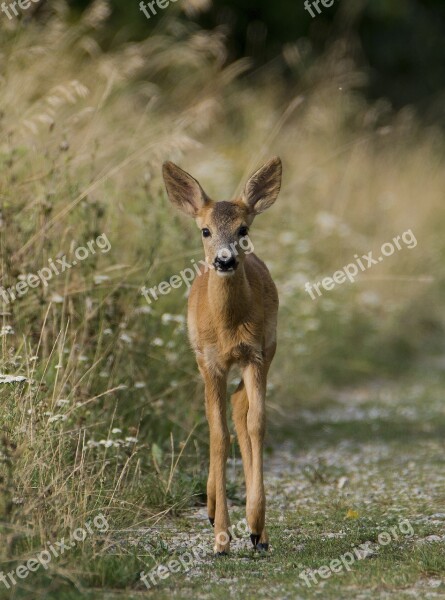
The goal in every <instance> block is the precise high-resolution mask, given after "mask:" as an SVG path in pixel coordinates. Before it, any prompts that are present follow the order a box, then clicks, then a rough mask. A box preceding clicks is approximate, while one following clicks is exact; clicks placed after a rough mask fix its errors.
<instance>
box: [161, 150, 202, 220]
mask: <svg viewBox="0 0 445 600" xmlns="http://www.w3.org/2000/svg"><path fill="white" fill-rule="evenodd" d="M162 174H163V176H164V183H165V187H166V189H167V194H168V197H169V199H170V202H171V203H172V204H174V205H175V206H176V208H178V209H179V210H180V211H181V212H183V213H185V214H186V215H188V216H190V217H196V216H197V214H198V213H199V211H200V210H201V209H202V208H203V207H204V206H205V205H206V204H207V203H208V202H210V200H209V198H208V196H207V194H206V193H205V192H204V190H203V189H202V187H201V186H200V185H199V182H198V181H196V179H194V178H193V177H192V176H191V175H189V174H188V173H186V171H183V170H182V169H180V168H179V167H178V166H177V165H175V164H174V163H172V162H166V163H164V165H163V167H162Z"/></svg>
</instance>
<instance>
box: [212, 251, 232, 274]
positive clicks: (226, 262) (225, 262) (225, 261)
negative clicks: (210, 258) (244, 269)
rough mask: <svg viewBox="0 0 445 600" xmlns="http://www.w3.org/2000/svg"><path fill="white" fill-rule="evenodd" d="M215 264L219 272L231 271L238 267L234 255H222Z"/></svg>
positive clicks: (216, 259)
mask: <svg viewBox="0 0 445 600" xmlns="http://www.w3.org/2000/svg"><path fill="white" fill-rule="evenodd" d="M213 264H214V265H215V268H216V269H218V270H219V271H230V270H231V269H234V268H235V267H236V259H235V257H234V256H233V255H232V254H228V255H227V254H220V255H218V256H217V257H216V258H215V262H214V263H213Z"/></svg>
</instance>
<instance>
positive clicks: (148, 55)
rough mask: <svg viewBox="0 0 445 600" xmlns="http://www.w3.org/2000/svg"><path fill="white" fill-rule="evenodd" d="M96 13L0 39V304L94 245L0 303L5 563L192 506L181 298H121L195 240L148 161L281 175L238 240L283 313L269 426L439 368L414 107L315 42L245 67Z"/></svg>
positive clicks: (196, 485) (193, 387)
mask: <svg viewBox="0 0 445 600" xmlns="http://www.w3.org/2000/svg"><path fill="white" fill-rule="evenodd" d="M184 3H185V0H184ZM48 4H49V3H48ZM407 4H408V3H407ZM376 5H377V3H376ZM385 5H386V3H385ZM411 5H412V6H416V7H418V10H421V7H422V6H423V5H422V4H420V3H414V2H412V3H411ZM431 5H432V6H431V10H432V11H434V10H438V8H437V7H438V4H437V7H436V4H433V3H431ZM122 6H123V4H121V7H122ZM215 6H216V5H215ZM240 6H241V5H240ZM270 6H272V3H270ZM116 7H117V8H116V9H115V12H114V13H113V12H111V13H110V11H109V10H108V8H109V7H108V4H107V3H106V2H103V1H96V2H95V3H94V4H92V5H91V6H89V7H87V9H86V10H85V11H84V12H83V13H82V14H80V15H78V16H77V17H76V18H74V17H73V13H72V11H70V10H68V9H67V6H66V5H65V3H63V2H55V3H52V4H51V10H50V11H49V12H45V10H46V9H45V10H43V11H42V14H41V16H40V17H39V18H36V19H31V20H26V19H23V20H16V21H13V22H8V21H7V20H5V19H3V20H2V21H1V22H0V28H1V39H2V42H1V53H0V64H1V72H2V78H1V79H0V89H1V94H0V164H1V170H0V204H1V206H0V210H1V213H0V252H1V272H0V285H2V286H4V287H8V286H11V285H14V284H15V283H16V282H17V280H18V278H20V277H23V276H25V275H26V274H28V273H36V272H37V271H38V270H39V269H40V268H42V266H44V265H46V264H47V260H48V259H49V258H53V259H55V258H57V257H60V256H61V255H63V254H67V255H68V258H69V259H70V258H72V252H73V247H74V246H76V245H85V244H86V242H87V241H89V240H91V239H93V238H94V237H96V236H97V235H98V234H99V233H103V232H104V233H106V234H107V236H108V238H109V240H110V242H111V244H112V249H111V250H110V252H109V253H107V254H100V253H97V254H96V255H94V256H91V257H89V259H88V260H86V261H84V262H83V263H82V265H78V266H77V267H76V268H73V269H70V270H69V271H67V272H66V273H64V275H63V276H60V277H58V278H53V280H52V281H51V283H50V285H49V286H48V287H38V288H35V289H32V290H29V291H28V293H27V294H26V295H25V296H24V297H23V298H21V299H18V300H17V301H16V302H14V303H12V304H9V305H5V304H2V305H1V320H2V322H1V359H0V373H2V374H9V375H11V376H14V377H17V376H20V377H23V378H25V380H24V381H23V382H17V381H16V382H12V383H10V384H4V383H1V382H0V394H1V405H0V423H1V434H2V437H1V444H2V448H1V450H0V452H1V453H0V458H1V461H2V462H1V467H0V471H1V472H0V512H1V515H0V529H2V535H3V536H4V538H5V539H6V543H5V544H4V546H3V547H2V549H1V551H0V552H2V553H3V556H2V558H5V560H6V559H8V560H11V561H12V560H17V559H18V557H20V556H23V555H25V554H27V553H28V554H29V552H30V551H31V550H32V549H35V548H37V547H40V546H41V545H42V544H44V543H45V541H46V540H48V539H54V536H57V537H58V538H60V537H61V535H63V533H64V532H65V531H67V530H69V529H70V528H73V527H75V526H81V524H83V523H84V522H86V521H87V519H88V517H89V516H91V515H92V514H95V512H97V510H98V509H100V510H101V511H102V512H105V513H106V514H107V516H108V517H109V518H110V521H111V522H112V523H113V528H114V529H115V530H118V531H119V530H121V529H122V528H125V527H128V526H129V525H132V526H133V527H137V526H139V524H144V525H146V524H147V523H149V522H155V521H156V519H159V518H161V517H165V516H166V515H169V514H176V513H177V512H178V511H180V510H181V508H182V507H184V506H185V505H187V504H190V503H193V502H198V503H200V502H202V499H203V492H204V488H205V486H204V481H205V469H206V465H207V451H208V448H207V433H206V427H205V418H204V410H203V402H202V388H201V383H200V380H199V377H198V374H197V369H196V366H195V364H194V358H193V356H192V353H191V351H190V349H189V346H188V342H187V338H186V332H185V324H184V321H185V311H186V297H185V290H183V289H181V290H177V291H174V293H173V292H172V293H171V294H170V295H168V296H165V297H162V298H161V299H160V300H159V301H158V302H156V303H153V304H152V305H151V306H148V305H147V303H146V302H145V300H144V298H143V297H142V296H141V293H140V289H141V287H142V286H143V285H149V286H151V285H157V284H158V283H159V282H161V281H162V280H164V279H169V278H170V277H171V275H173V274H175V273H178V272H180V271H181V270H182V269H184V268H185V267H186V266H188V265H189V261H190V260H191V259H192V258H201V255H202V249H201V242H200V239H199V237H197V235H196V228H195V226H194V225H193V223H189V222H187V221H185V220H183V219H182V218H181V217H180V216H179V215H177V214H175V213H174V212H173V211H172V209H171V207H170V206H169V205H168V204H167V200H166V197H165V192H164V188H163V183H162V180H161V176H160V171H161V165H162V162H163V161H164V160H165V159H167V158H168V159H171V160H174V161H176V162H179V163H180V164H181V165H182V166H183V167H184V168H186V169H187V170H189V171H191V172H192V173H193V174H194V175H195V176H196V177H197V178H199V179H200V181H201V182H202V184H203V186H204V187H205V188H206V190H208V192H209V194H210V195H211V196H213V197H215V199H225V198H228V197H231V196H232V195H233V193H234V190H237V189H238V190H239V189H240V186H241V185H242V184H243V183H244V181H245V180H246V178H247V176H248V175H249V174H250V173H251V172H252V171H253V170H254V169H255V168H256V167H257V166H258V165H259V164H260V163H261V162H262V161H263V160H265V159H267V158H268V157H269V156H271V155H273V154H279V155H280V156H281V157H282V158H283V163H284V169H285V171H284V173H285V176H284V185H283V190H282V194H281V196H280V199H279V201H278V202H277V204H276V205H275V207H274V208H273V209H271V210H270V211H269V212H268V213H267V215H265V216H264V217H262V218H259V219H258V220H257V223H256V225H255V227H254V228H253V241H254V243H255V248H256V251H257V253H258V254H259V256H261V257H262V258H264V259H265V261H266V262H267V264H268V265H269V267H270V269H271V272H272V274H273V276H274V278H275V280H276V282H277V285H278V288H279V293H280V301H281V312H280V331H279V349H278V354H277V357H276V360H275V362H274V364H273V367H272V369H271V377H270V390H269V400H268V408H269V414H270V417H271V423H272V424H273V423H279V421H280V418H282V416H283V415H284V416H286V415H287V414H288V413H289V411H295V410H299V409H300V408H301V407H303V406H307V405H308V404H309V403H310V402H311V400H313V399H314V398H316V399H320V398H322V397H324V396H327V395H328V394H329V392H330V390H331V389H332V388H333V387H335V386H339V385H340V386H343V385H347V384H351V383H353V382H362V381H366V380H369V379H375V378H380V377H388V376H391V377H394V376H397V375H399V374H401V373H404V372H406V371H407V370H408V369H409V368H411V366H412V365H413V364H414V363H415V362H416V361H418V360H420V359H422V358H423V359H425V357H426V356H430V355H433V354H437V355H438V356H441V355H442V353H443V350H444V347H443V346H444V344H443V332H444V323H445V315H444V307H443V301H442V298H443V291H444V285H445V266H444V265H445V260H444V259H445V240H444V237H443V230H444V226H445V207H444V204H443V190H444V187H445V170H444V169H443V161H444V152H445V145H444V139H443V133H442V130H441V128H440V126H439V124H438V121H436V123H435V124H434V125H431V126H429V127H425V126H424V124H423V123H422V122H421V120H420V118H419V116H418V115H417V114H416V112H415V111H414V110H412V108H410V107H403V108H401V109H400V110H399V109H395V108H394V106H392V105H391V103H389V102H388V100H387V99H386V98H381V97H378V98H376V99H373V98H372V94H371V93H370V89H371V88H369V87H368V88H366V87H365V86H366V82H367V81H369V76H370V73H372V71H370V70H369V68H368V66H366V65H363V61H362V56H363V55H362V54H360V53H359V54H358V55H357V45H356V42H355V40H354V37H350V36H344V35H340V36H339V37H338V38H330V37H329V36H330V35H331V34H329V35H328V34H326V38H325V39H326V40H329V46H328V48H327V50H326V51H325V52H321V47H322V45H319V48H320V50H319V54H318V55H316V54H313V55H312V54H311V52H312V50H311V48H312V43H313V42H308V37H306V38H304V37H303V38H299V37H298V36H297V38H296V39H295V40H294V43H293V44H292V45H289V43H290V41H289V40H288V39H287V38H283V39H275V40H271V42H270V45H269V43H268V45H267V48H268V49H267V51H266V56H265V57H263V60H264V61H266V60H268V53H269V51H270V52H271V54H270V56H273V55H274V52H276V50H274V48H277V46H274V44H276V43H278V42H279V43H280V44H282V43H285V46H284V48H283V49H281V46H280V52H281V54H280V57H281V58H280V60H277V61H276V62H274V61H272V62H269V63H267V67H264V69H259V70H257V71H252V69H251V63H250V62H248V61H246V60H245V57H242V58H238V59H237V58H236V57H237V56H241V55H243V54H244V50H238V51H237V50H236V44H235V43H234V41H233V42H232V41H230V39H229V42H228V43H229V46H227V38H226V36H225V35H224V34H223V32H221V31H220V30H216V31H214V30H207V29H202V28H201V27H200V26H199V25H198V24H197V23H195V22H190V19H189V18H188V19H185V18H184V17H182V16H181V14H180V13H181V11H180V10H171V11H170V10H169V11H166V12H165V13H164V14H163V16H162V19H160V20H159V21H157V22H156V23H154V24H153V25H152V24H150V23H149V26H150V28H151V29H149V30H148V31H147V33H148V34H146V35H141V33H138V32H137V31H136V29H135V28H134V27H133V25H132V23H131V20H129V21H128V22H127V21H126V20H123V21H122V22H120V21H119V25H118V23H117V22H116V20H115V21H113V18H114V19H116V15H118V14H119V13H118V10H119V6H118V5H117V4H116ZM435 7H436V8H435ZM172 8H173V7H172ZM382 11H383V9H382ZM326 12H328V11H326ZM346 14H349V13H346ZM376 14H377V13H376ZM379 14H380V13H379ZM381 14H383V12H382V13H381ZM397 14H398V13H397ZM404 14H405V13H404ZM431 14H434V12H432V13H431ZM113 15H114V17H113ZM277 15H278V11H277V10H276V9H274V16H277ZM138 16H139V20H141V18H142V17H141V15H138ZM119 18H120V17H119ZM202 18H210V16H209V15H207V16H206V15H203V16H202ZM326 18H328V16H326ZM397 18H399V17H397ZM400 18H402V17H400ZM110 19H111V21H110ZM354 19H356V13H354V14H353V15H352V16H351V20H354ZM371 21H372V20H370V19H368V21H367V22H368V25H367V29H366V28H364V31H366V30H368V31H371V30H372V27H371ZM390 21H391V19H390ZM413 22H414V21H413ZM437 23H439V19H437ZM145 26H146V24H145V23H144V27H145ZM313 26H314V27H315V23H314V25H313ZM320 26H321V25H320ZM332 26H333V25H332ZM147 27H148V25H147ZM277 27H278V25H277ZM308 27H309V25H308ZM388 27H389V25H388ZM332 31H333V30H332ZM356 31H358V29H357V30H356ZM303 34H304V32H303ZM283 35H284V34H283ZM314 35H315V34H314ZM363 35H365V33H364V34H363ZM366 35H368V33H367V34H366ZM369 35H371V34H370V33H369ZM306 36H309V38H310V39H312V37H311V36H312V33H310V32H309V29H308V30H307V32H306ZM234 39H235V38H234ZM236 39H238V44H241V42H240V40H241V39H242V35H241V34H239V36H238V37H237V38H236ZM431 40H432V43H433V42H434V36H433V35H432V34H431ZM369 43H370V44H371V45H372V46H373V47H374V49H375V51H376V52H377V49H378V48H379V46H378V44H375V42H372V43H371V42H369ZM308 44H310V46H309V45H308ZM314 44H315V42H314ZM241 47H242V44H241V45H240V46H239V48H241ZM305 49H306V50H305ZM410 51H411V49H410ZM430 51H431V52H433V50H432V49H431V47H430ZM389 54H391V52H389ZM308 56H310V60H309V59H308ZM284 63H286V65H287V67H286V72H284V70H283V67H282V65H283V64H284ZM394 65H395V63H394ZM394 68H396V66H394ZM379 73H381V77H388V78H389V79H390V78H391V75H390V73H391V72H390V70H388V71H384V70H383V71H381V72H380V71H379ZM437 73H438V74H437V77H438V78H439V79H440V78H441V75H440V69H439V70H438V71H437ZM291 75H295V77H294V79H292V77H291ZM439 79H438V80H439ZM433 80H434V82H435V81H436V80H435V79H434V78H433ZM433 80H431V81H432V82H433ZM438 80H437V81H438ZM290 81H291V83H290ZM376 81H377V80H376ZM383 82H384V80H383V79H378V82H377V84H376V87H375V88H374V89H375V90H378V89H379V86H382V85H383ZM434 82H433V83H431V85H432V86H433V87H434V86H437V90H438V91H441V89H439V86H438V84H437V83H434ZM394 83H396V82H395V81H394ZM442 83H443V82H442ZM401 87H402V86H401ZM365 89H366V90H367V91H368V93H364V90H365ZM408 89H409V86H408V85H405V84H403V90H408ZM399 101H402V98H399ZM419 106H420V105H419ZM408 229H412V230H413V232H414V234H415V236H416V238H417V240H418V245H417V247H416V248H415V249H412V250H408V249H404V250H402V251H400V252H397V253H396V254H395V255H394V256H392V257H389V258H387V259H386V260H385V261H384V262H383V263H382V264H381V265H378V266H376V267H374V268H373V269H372V270H371V271H369V272H367V273H365V274H363V276H362V277H361V278H360V280H358V281H357V282H356V283H355V284H354V285H349V284H344V285H342V286H339V287H337V288H336V289H335V290H333V291H331V292H325V293H324V295H323V297H322V298H321V299H320V300H319V301H313V300H311V299H310V297H309V296H308V294H307V293H306V292H305V291H304V284H305V282H306V281H311V282H314V281H320V280H321V279H322V278H323V277H324V276H326V275H332V273H333V272H334V271H336V270H338V269H340V268H341V267H342V266H343V265H345V264H348V263H349V262H351V261H352V260H353V257H354V255H355V254H365V253H367V252H369V251H370V250H374V251H375V252H376V253H377V252H378V250H379V248H380V246H381V244H382V243H384V242H387V241H390V240H392V239H393V237H394V236H397V235H400V234H401V233H402V232H403V231H406V230H408ZM232 451H233V453H234V454H235V453H237V450H236V447H235V444H234V445H233V448H232ZM234 493H235V492H234ZM88 552H90V554H87V555H86V556H87V557H88V556H94V557H97V556H101V557H104V556H105V555H107V553H106V549H105V550H104V549H103V548H102V549H101V547H96V546H94V545H92V547H91V548H90V549H89V550H88ZM133 558H134V557H133ZM84 560H85V563H88V558H85V557H84ZM132 560H133V559H132ZM134 561H135V564H139V563H138V561H139V558H138V557H136V558H134ZM91 564H92V565H94V563H91ZM110 565H111V566H110ZM124 567H125V565H124ZM124 567H122V568H124ZM83 568H85V569H86V570H88V569H89V568H90V569H91V570H93V567H92V566H91V565H89V564H85V565H83ZM108 568H109V569H110V570H113V568H115V567H114V563H113V562H112V561H109V567H108ZM129 570H130V572H131V573H134V572H136V566H134V564H133V563H132V566H131V569H129ZM56 575H57V574H54V576H56ZM57 576H60V578H63V577H64V574H63V573H62V574H58V575H57ZM125 581H127V580H125Z"/></svg>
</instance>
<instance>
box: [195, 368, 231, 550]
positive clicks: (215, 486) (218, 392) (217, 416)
mask: <svg viewBox="0 0 445 600" xmlns="http://www.w3.org/2000/svg"><path fill="white" fill-rule="evenodd" d="M202 373H203V376H204V382H205V401H206V415H207V420H208V422H209V429H210V469H209V479H208V483H207V497H208V499H207V508H208V514H209V519H210V521H214V525H215V552H217V553H221V552H228V550H229V545H230V537H229V526H230V523H229V511H228V509H227V497H226V463H227V458H228V456H229V444H230V436H229V429H228V427H227V416H226V391H227V381H226V375H224V376H222V375H215V374H213V373H209V372H208V371H205V370H202Z"/></svg>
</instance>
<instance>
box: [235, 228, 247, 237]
mask: <svg viewBox="0 0 445 600" xmlns="http://www.w3.org/2000/svg"><path fill="white" fill-rule="evenodd" d="M238 233H239V235H240V236H241V237H246V235H247V234H248V233H249V228H248V227H240V229H239V231H238Z"/></svg>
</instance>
